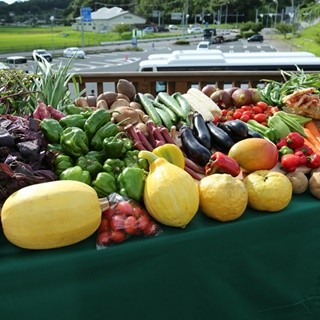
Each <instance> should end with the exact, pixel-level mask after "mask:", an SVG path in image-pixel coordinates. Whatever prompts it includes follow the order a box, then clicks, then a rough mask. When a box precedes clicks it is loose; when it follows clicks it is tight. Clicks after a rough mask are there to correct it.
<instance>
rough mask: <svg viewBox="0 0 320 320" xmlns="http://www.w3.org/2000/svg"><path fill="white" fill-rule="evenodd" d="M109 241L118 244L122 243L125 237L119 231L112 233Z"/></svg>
mask: <svg viewBox="0 0 320 320" xmlns="http://www.w3.org/2000/svg"><path fill="white" fill-rule="evenodd" d="M111 239H112V241H114V242H117V243H120V242H123V241H124V240H126V235H125V234H124V233H123V232H122V231H119V230H116V231H112V232H111Z"/></svg>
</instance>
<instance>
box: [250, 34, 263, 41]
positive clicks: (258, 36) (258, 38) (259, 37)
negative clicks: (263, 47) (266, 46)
mask: <svg viewBox="0 0 320 320" xmlns="http://www.w3.org/2000/svg"><path fill="white" fill-rule="evenodd" d="M263 40H264V39H263V35H261V34H254V35H253V36H251V37H250V38H248V42H263Z"/></svg>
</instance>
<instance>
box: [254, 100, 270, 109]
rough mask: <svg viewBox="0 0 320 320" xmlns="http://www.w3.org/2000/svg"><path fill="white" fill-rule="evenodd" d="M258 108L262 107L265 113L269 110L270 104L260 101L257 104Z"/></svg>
mask: <svg viewBox="0 0 320 320" xmlns="http://www.w3.org/2000/svg"><path fill="white" fill-rule="evenodd" d="M256 106H257V107H260V108H261V109H262V110H263V111H264V110H267V108H268V104H267V103H265V102H264V101H258V102H257V103H256Z"/></svg>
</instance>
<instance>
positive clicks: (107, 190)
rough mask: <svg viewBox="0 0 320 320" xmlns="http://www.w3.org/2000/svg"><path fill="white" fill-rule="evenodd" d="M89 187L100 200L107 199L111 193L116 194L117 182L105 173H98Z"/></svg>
mask: <svg viewBox="0 0 320 320" xmlns="http://www.w3.org/2000/svg"><path fill="white" fill-rule="evenodd" d="M91 186H92V188H93V189H94V190H96V192H97V194H98V196H99V197H101V198H103V197H107V196H108V195H109V194H111V193H113V192H117V181H116V179H115V178H114V177H113V176H112V175H111V174H109V173H107V172H99V173H98V174H97V176H96V178H95V180H94V181H93V182H92V184H91Z"/></svg>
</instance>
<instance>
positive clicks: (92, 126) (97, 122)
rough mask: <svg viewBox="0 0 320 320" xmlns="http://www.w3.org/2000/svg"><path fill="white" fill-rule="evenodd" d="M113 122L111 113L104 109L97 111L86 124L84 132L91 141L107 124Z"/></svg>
mask: <svg viewBox="0 0 320 320" xmlns="http://www.w3.org/2000/svg"><path fill="white" fill-rule="evenodd" d="M110 121H111V112H109V111H108V110H106V109H104V108H98V109H96V110H95V111H94V112H93V113H92V114H91V115H90V117H89V118H88V119H87V120H86V122H85V124H84V131H85V132H86V134H87V135H88V137H89V138H90V139H92V137H94V135H95V133H96V132H97V131H98V130H99V129H100V128H101V127H102V126H103V125H104V124H106V123H107V122H110Z"/></svg>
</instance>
